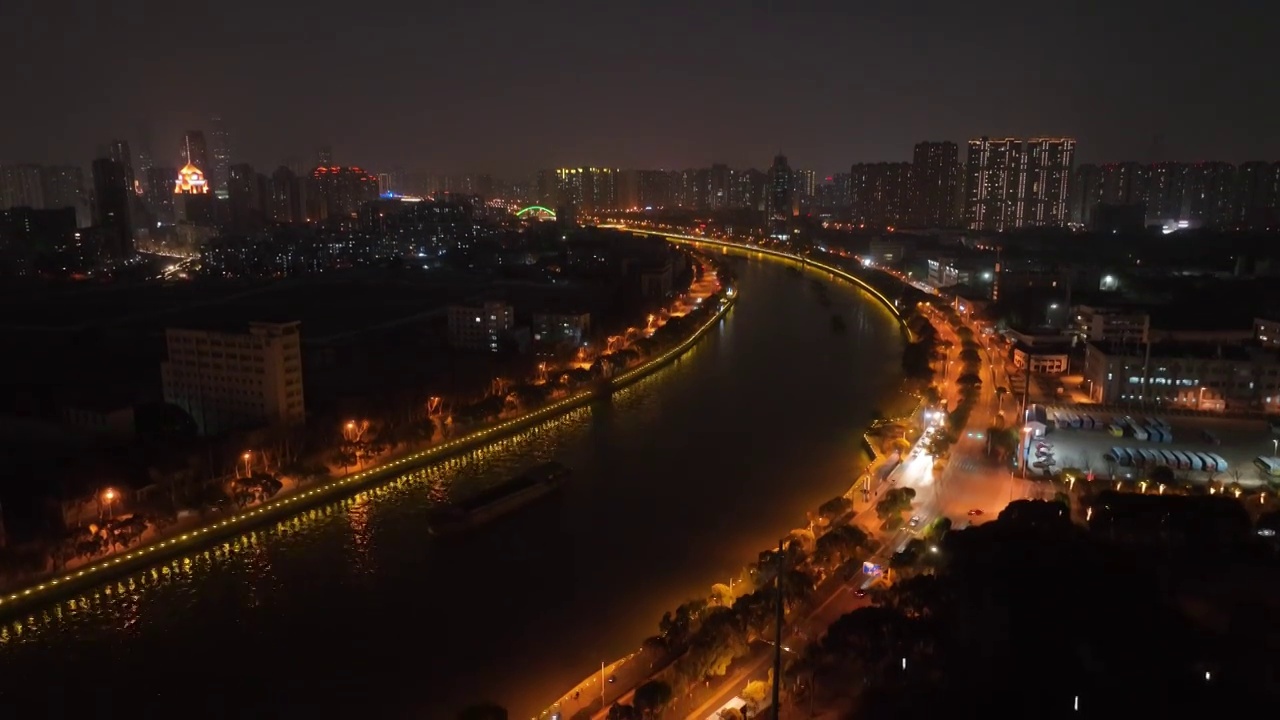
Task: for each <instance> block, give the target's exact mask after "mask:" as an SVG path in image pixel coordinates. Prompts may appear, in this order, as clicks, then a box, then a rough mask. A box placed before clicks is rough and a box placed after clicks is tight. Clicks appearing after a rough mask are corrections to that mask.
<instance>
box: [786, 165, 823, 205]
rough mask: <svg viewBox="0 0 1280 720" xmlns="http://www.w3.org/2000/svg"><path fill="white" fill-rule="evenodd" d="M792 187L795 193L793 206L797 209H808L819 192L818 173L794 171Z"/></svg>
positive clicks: (792, 172)
mask: <svg viewBox="0 0 1280 720" xmlns="http://www.w3.org/2000/svg"><path fill="white" fill-rule="evenodd" d="M791 187H792V190H793V191H794V192H795V201H794V202H793V205H794V206H795V207H796V208H808V207H809V206H810V205H812V204H813V199H814V196H815V195H816V194H817V192H818V173H817V172H815V171H813V170H798V169H797V170H792V171H791Z"/></svg>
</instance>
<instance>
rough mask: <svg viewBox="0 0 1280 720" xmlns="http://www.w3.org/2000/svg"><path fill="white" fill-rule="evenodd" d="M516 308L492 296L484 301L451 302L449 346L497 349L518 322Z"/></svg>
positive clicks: (474, 349) (475, 349)
mask: <svg viewBox="0 0 1280 720" xmlns="http://www.w3.org/2000/svg"><path fill="white" fill-rule="evenodd" d="M515 317H516V314H515V310H514V308H512V307H511V306H510V305H508V304H507V303H505V302H501V301H496V300H492V301H489V302H486V303H483V304H481V305H450V306H449V347H451V348H454V349H455V350H469V351H473V352H493V353H496V352H498V351H499V350H501V349H502V347H503V341H504V340H505V339H507V338H508V337H509V335H510V333H511V329H512V327H513V326H514V325H515Z"/></svg>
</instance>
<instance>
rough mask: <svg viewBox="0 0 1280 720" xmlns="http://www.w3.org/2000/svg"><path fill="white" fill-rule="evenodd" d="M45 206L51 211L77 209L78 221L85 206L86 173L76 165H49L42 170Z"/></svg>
mask: <svg viewBox="0 0 1280 720" xmlns="http://www.w3.org/2000/svg"><path fill="white" fill-rule="evenodd" d="M40 180H41V184H42V185H43V188H44V193H43V194H44V206H45V208H46V209H49V210H56V209H59V208H67V207H70V208H75V209H76V216H77V220H79V215H80V209H81V207H83V206H85V198H84V171H83V170H81V169H80V168H78V167H76V166H75V165H47V166H45V167H43V168H41V178H40Z"/></svg>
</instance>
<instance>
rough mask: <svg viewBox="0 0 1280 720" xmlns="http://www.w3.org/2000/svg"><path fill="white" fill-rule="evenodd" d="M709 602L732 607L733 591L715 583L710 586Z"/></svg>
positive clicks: (722, 584)
mask: <svg viewBox="0 0 1280 720" xmlns="http://www.w3.org/2000/svg"><path fill="white" fill-rule="evenodd" d="M711 600H712V601H713V602H715V603H716V604H717V605H732V604H733V590H732V589H731V588H730V587H729V586H728V585H725V584H724V583H716V584H714V585H712V586H711Z"/></svg>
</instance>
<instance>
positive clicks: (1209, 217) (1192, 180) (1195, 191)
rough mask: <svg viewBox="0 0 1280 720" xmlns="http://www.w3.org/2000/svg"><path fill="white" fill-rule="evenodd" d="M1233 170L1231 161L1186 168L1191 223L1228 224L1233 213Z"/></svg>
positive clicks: (1188, 213) (1209, 225)
mask: <svg viewBox="0 0 1280 720" xmlns="http://www.w3.org/2000/svg"><path fill="white" fill-rule="evenodd" d="M1235 180H1236V169H1235V166H1234V165H1232V164H1231V163H1225V162H1201V163H1195V164H1193V165H1191V166H1190V167H1189V168H1188V169H1187V220H1190V221H1191V223H1192V224H1193V225H1199V226H1208V227H1227V226H1229V225H1231V223H1232V220H1233V219H1234V216H1235V211H1234V208H1233V201H1234V200H1235V195H1236V193H1235Z"/></svg>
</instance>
